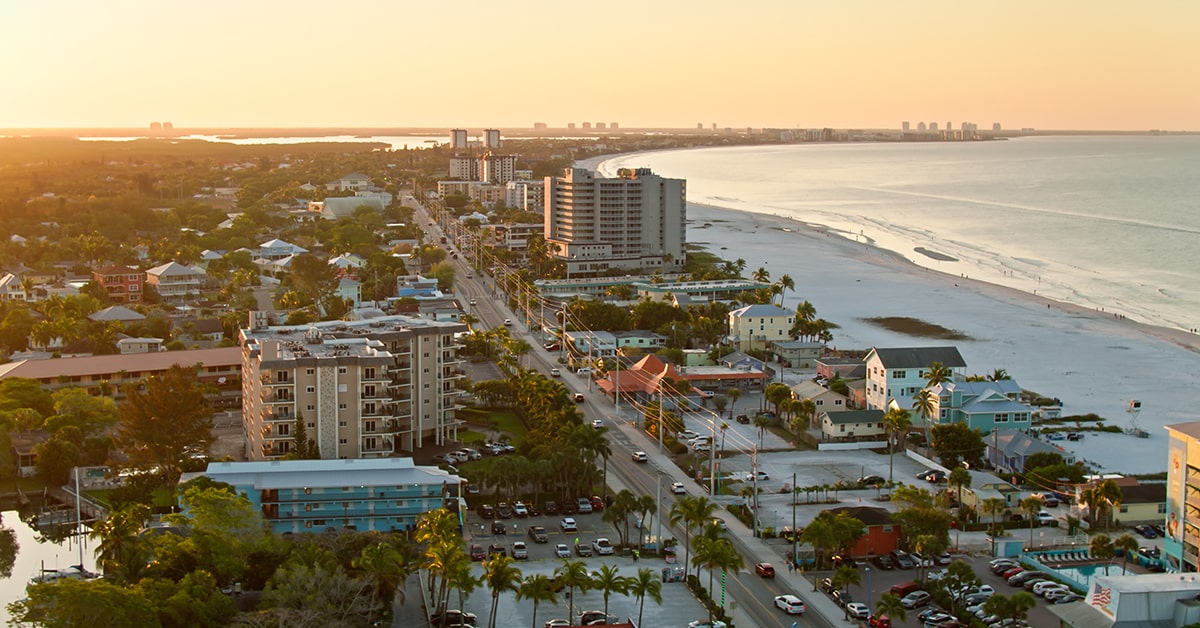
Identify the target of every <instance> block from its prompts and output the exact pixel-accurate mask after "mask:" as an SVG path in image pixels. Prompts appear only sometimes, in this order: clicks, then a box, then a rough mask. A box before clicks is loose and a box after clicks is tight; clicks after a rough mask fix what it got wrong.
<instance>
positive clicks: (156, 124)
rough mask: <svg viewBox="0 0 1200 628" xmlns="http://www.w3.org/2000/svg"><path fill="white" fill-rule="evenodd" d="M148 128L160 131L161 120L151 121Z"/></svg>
mask: <svg viewBox="0 0 1200 628" xmlns="http://www.w3.org/2000/svg"><path fill="white" fill-rule="evenodd" d="M150 130H151V131H161V130H162V123H161V122H151V123H150Z"/></svg>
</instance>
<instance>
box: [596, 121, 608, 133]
mask: <svg viewBox="0 0 1200 628" xmlns="http://www.w3.org/2000/svg"><path fill="white" fill-rule="evenodd" d="M607 126H608V124H606V123H604V122H597V123H596V128H597V129H599V130H601V131H603V130H604V129H605V127H607Z"/></svg>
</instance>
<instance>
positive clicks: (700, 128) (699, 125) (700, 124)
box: [696, 122, 704, 131]
mask: <svg viewBox="0 0 1200 628" xmlns="http://www.w3.org/2000/svg"><path fill="white" fill-rule="evenodd" d="M696 130H697V131H703V130H704V123H703V122H697V123H696Z"/></svg>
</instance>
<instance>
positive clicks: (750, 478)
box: [742, 471, 771, 482]
mask: <svg viewBox="0 0 1200 628" xmlns="http://www.w3.org/2000/svg"><path fill="white" fill-rule="evenodd" d="M742 479H743V480H745V481H747V482H754V481H755V480H757V481H759V482H765V481H767V480H769V479H771V476H769V475H767V472H766V471H756V472H754V473H747V474H746V475H745V476H744V477H743V478H742Z"/></svg>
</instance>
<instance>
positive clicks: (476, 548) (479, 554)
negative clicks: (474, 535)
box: [470, 543, 487, 560]
mask: <svg viewBox="0 0 1200 628" xmlns="http://www.w3.org/2000/svg"><path fill="white" fill-rule="evenodd" d="M470 553H471V560H483V559H484V558H487V554H486V553H484V551H483V546H482V545H480V544H479V543H472V544H471V552H470Z"/></svg>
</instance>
